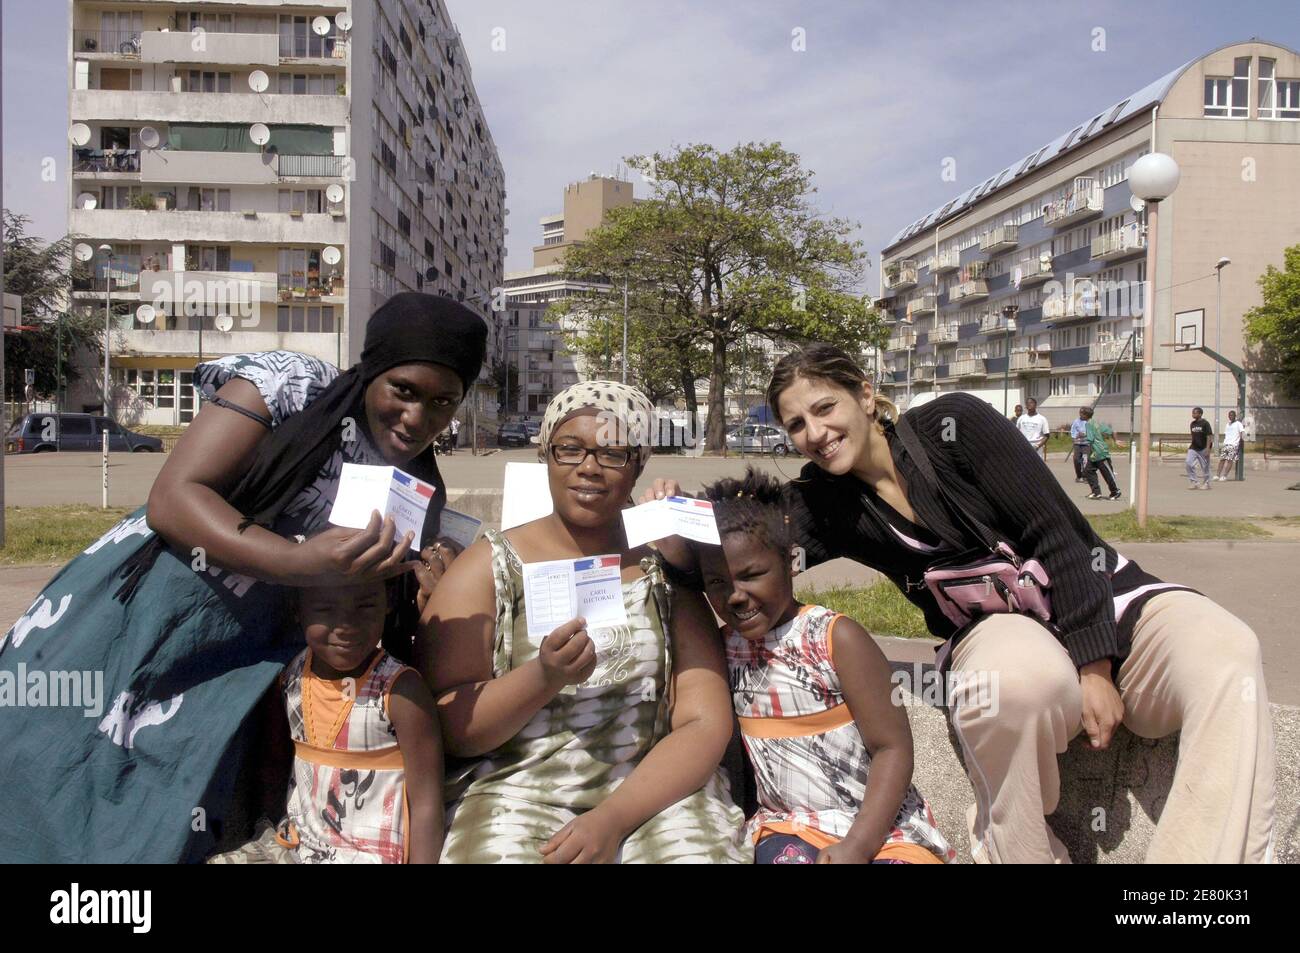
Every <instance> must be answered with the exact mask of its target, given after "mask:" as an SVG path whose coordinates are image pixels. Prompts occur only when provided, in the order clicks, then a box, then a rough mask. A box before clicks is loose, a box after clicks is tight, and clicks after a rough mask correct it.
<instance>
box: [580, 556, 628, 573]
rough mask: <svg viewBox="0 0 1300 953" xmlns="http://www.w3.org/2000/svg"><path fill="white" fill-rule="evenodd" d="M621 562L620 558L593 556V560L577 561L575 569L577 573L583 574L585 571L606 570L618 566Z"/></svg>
mask: <svg viewBox="0 0 1300 953" xmlns="http://www.w3.org/2000/svg"><path fill="white" fill-rule="evenodd" d="M619 562H620V559H619V557H618V556H593V557H592V558H591V559H575V560H574V561H573V569H574V571H575V572H582V571H583V570H584V569H606V568H608V567H610V566H617V565H618V564H619Z"/></svg>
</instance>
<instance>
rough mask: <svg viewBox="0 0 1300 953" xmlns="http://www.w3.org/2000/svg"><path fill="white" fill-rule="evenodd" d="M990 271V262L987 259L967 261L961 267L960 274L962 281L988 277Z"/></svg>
mask: <svg viewBox="0 0 1300 953" xmlns="http://www.w3.org/2000/svg"><path fill="white" fill-rule="evenodd" d="M988 273H989V263H988V262H987V261H972V262H967V263H966V265H964V266H963V267H962V269H961V274H960V275H959V276H958V277H959V280H961V281H974V280H975V279H976V278H984V277H987V275H988Z"/></svg>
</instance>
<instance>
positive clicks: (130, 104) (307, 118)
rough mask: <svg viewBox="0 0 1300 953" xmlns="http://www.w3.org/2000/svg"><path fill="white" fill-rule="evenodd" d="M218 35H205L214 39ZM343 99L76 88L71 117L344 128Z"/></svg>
mask: <svg viewBox="0 0 1300 953" xmlns="http://www.w3.org/2000/svg"><path fill="white" fill-rule="evenodd" d="M219 35H220V34H210V36H219ZM348 105H349V104H348V98H347V97H346V96H340V95H338V94H337V93H332V92H331V93H330V94H316V95H302V96H294V95H290V94H288V93H261V94H259V93H252V92H234V93H198V92H157V91H152V90H125V89H76V90H73V91H72V104H71V114H72V115H73V116H76V117H77V119H78V120H79V121H81V122H104V123H107V124H110V125H114V126H124V125H127V124H129V123H167V122H221V123H241V124H247V123H251V122H254V121H258V122H264V123H269V124H271V125H317V126H345V125H347V122H348Z"/></svg>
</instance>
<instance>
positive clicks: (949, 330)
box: [929, 324, 957, 344]
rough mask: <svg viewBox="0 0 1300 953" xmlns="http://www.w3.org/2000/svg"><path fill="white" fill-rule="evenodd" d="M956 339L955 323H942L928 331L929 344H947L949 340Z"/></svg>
mask: <svg viewBox="0 0 1300 953" xmlns="http://www.w3.org/2000/svg"><path fill="white" fill-rule="evenodd" d="M956 340H957V325H955V324H944V325H940V326H939V327H937V328H935V329H934V330H933V331H931V332H930V337H929V341H930V343H931V344H947V343H949V342H950V341H956Z"/></svg>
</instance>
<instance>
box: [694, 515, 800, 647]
mask: <svg viewBox="0 0 1300 953" xmlns="http://www.w3.org/2000/svg"><path fill="white" fill-rule="evenodd" d="M698 552H699V554H700V572H701V574H702V575H703V577H704V594H705V596H706V597H707V598H708V600H709V605H711V606H712V607H713V611H714V612H715V613H717V615H718V617H719V618H720V619H722V621H723V623H725V624H726V625H727V626H729V627H731V628H733V629H735V630H736V631H737V632H738V633H739V634H740V635H742V636H744V637H745V638H747V639H753V640H761V639H762V638H763V636H764V635H766V634H767V633H768V632H770V631H771V630H772V629H775V628H776V627H777V626H779V625H783V624H785V623H786V622H788V621H789V620H790V619H791V618H793V617H794V614H795V612H796V611H797V609H798V604H797V603H796V602H795V601H794V582H793V581H792V580H793V571H792V567H791V564H790V558H789V557H788V556H786V555H783V554H782V553H781V552H780V551H779V550H778V549H776V548H775V547H773V546H771V545H768V544H767V543H766V542H765V541H764V540H763V539H761V538H759V536H758V535H757V534H755V533H745V532H736V533H727V534H726V535H724V536H723V537H722V545H721V546H700V547H699V548H698Z"/></svg>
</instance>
